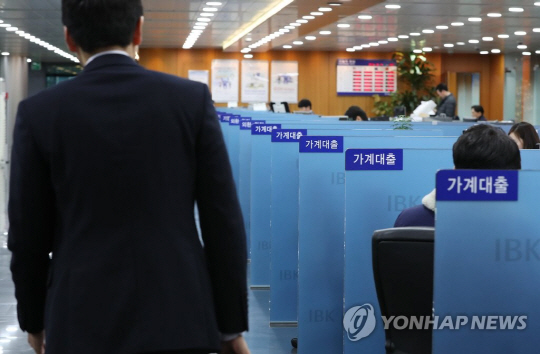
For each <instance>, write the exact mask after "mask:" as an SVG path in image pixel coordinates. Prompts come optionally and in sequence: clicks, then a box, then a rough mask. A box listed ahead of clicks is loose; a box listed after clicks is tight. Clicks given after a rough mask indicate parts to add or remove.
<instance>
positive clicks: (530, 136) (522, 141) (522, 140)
mask: <svg viewBox="0 0 540 354" xmlns="http://www.w3.org/2000/svg"><path fill="white" fill-rule="evenodd" d="M508 136H510V138H511V139H512V140H514V141H515V142H516V144H517V146H518V147H519V148H520V149H538V148H539V147H538V144H540V138H539V137H538V133H537V132H536V129H535V128H534V126H533V125H532V124H530V123H527V122H521V123H516V124H514V125H513V126H512V128H510V131H509V132H508Z"/></svg>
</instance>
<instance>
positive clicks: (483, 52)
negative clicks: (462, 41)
mask: <svg viewBox="0 0 540 354" xmlns="http://www.w3.org/2000/svg"><path fill="white" fill-rule="evenodd" d="M480 54H482V55H486V54H489V52H488V51H487V50H483V51H481V52H480Z"/></svg>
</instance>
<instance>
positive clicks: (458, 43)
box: [456, 42, 465, 45]
mask: <svg viewBox="0 0 540 354" xmlns="http://www.w3.org/2000/svg"><path fill="white" fill-rule="evenodd" d="M456 44H457V45H465V42H457V43H456Z"/></svg>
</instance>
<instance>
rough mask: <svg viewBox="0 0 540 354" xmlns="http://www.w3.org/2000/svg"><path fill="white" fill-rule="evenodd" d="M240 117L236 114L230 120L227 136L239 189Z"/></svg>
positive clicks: (234, 175)
mask: <svg viewBox="0 0 540 354" xmlns="http://www.w3.org/2000/svg"><path fill="white" fill-rule="evenodd" d="M240 119H241V116H237V115H234V116H232V117H231V119H230V121H229V129H228V131H229V132H228V137H227V151H228V152H229V160H230V162H231V169H232V173H233V178H234V182H235V183H236V188H237V189H238V169H239V160H238V155H239V152H240V147H239V145H240Z"/></svg>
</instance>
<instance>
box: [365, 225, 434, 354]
mask: <svg viewBox="0 0 540 354" xmlns="http://www.w3.org/2000/svg"><path fill="white" fill-rule="evenodd" d="M434 230H435V229H434V228H432V227H398V228H392V229H384V230H377V231H375V233H374V234H373V239H372V253H373V275H374V278H375V286H376V288H377V298H378V299H379V306H380V308H381V314H382V315H383V316H386V317H387V318H389V317H390V316H396V317H397V316H407V317H410V316H426V317H424V318H427V317H429V316H432V314H433V239H434V233H435V232H434ZM385 336H386V344H385V346H386V353H387V354H398V353H399V354H431V338H432V336H431V328H429V329H427V330H424V329H405V330H396V329H395V328H392V326H390V327H389V328H388V329H387V330H385Z"/></svg>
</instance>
